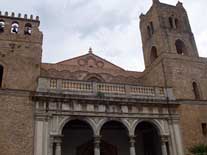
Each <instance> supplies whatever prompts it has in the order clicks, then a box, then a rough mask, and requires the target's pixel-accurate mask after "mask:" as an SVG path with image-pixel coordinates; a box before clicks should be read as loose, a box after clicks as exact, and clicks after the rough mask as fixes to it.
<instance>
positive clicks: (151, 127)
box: [134, 120, 169, 155]
mask: <svg viewBox="0 0 207 155" xmlns="http://www.w3.org/2000/svg"><path fill="white" fill-rule="evenodd" d="M134 135H135V150H136V151H135V152H136V153H137V154H139V155H168V153H169V146H168V136H166V135H164V131H163V129H162V127H161V125H160V124H159V122H157V121H155V120H140V121H137V122H136V123H135V125H134Z"/></svg>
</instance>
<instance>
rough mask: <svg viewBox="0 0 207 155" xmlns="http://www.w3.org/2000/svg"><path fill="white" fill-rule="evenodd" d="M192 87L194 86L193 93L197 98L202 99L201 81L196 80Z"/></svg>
mask: <svg viewBox="0 0 207 155" xmlns="http://www.w3.org/2000/svg"><path fill="white" fill-rule="evenodd" d="M192 88H193V93H194V96H195V100H200V99H201V93H200V87H199V83H198V82H197V81H195V80H194V81H193V82H192Z"/></svg>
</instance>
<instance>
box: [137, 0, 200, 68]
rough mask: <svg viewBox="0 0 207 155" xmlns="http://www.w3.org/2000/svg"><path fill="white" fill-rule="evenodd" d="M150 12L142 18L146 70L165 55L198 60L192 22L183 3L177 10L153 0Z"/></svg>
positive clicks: (141, 28) (179, 3)
mask: <svg viewBox="0 0 207 155" xmlns="http://www.w3.org/2000/svg"><path fill="white" fill-rule="evenodd" d="M152 2H153V4H152V6H151V8H150V9H149V11H148V12H147V13H146V14H145V15H144V14H141V15H140V30H141V36H142V44H143V52H144V60H145V66H146V68H147V67H148V66H150V65H151V64H152V63H153V62H154V61H155V60H156V59H157V58H158V57H159V56H161V55H162V54H177V55H178V54H179V55H180V56H187V57H198V51H197V47H196V43H195V39H194V35H193V33H192V30H191V27H190V23H189V19H188V15H187V12H186V10H185V8H184V7H183V4H182V3H181V2H178V3H177V4H176V6H172V5H168V4H164V3H161V2H160V1H159V0H153V1H152Z"/></svg>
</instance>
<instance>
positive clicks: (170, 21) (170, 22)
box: [168, 17, 173, 28]
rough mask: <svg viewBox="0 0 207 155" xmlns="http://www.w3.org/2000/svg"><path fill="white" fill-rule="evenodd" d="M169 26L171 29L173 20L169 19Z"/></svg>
mask: <svg viewBox="0 0 207 155" xmlns="http://www.w3.org/2000/svg"><path fill="white" fill-rule="evenodd" d="M168 20H169V24H170V28H173V18H172V17H169V19H168Z"/></svg>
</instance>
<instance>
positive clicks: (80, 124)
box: [62, 120, 94, 155]
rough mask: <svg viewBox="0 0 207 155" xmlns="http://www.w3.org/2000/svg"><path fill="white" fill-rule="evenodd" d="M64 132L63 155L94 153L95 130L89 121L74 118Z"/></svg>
mask: <svg viewBox="0 0 207 155" xmlns="http://www.w3.org/2000/svg"><path fill="white" fill-rule="evenodd" d="M62 134H63V136H64V137H63V142H62V155H94V141H93V130H92V128H91V126H90V125H89V124H88V123H86V122H84V121H80V120H72V121H70V122H68V123H67V124H66V125H65V127H64V128H63V131H62Z"/></svg>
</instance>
